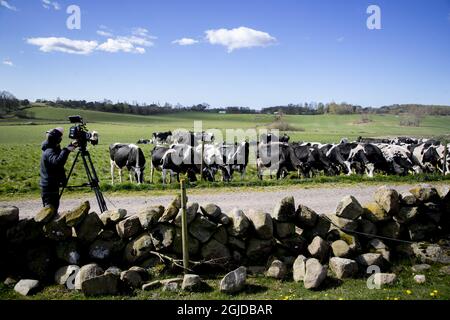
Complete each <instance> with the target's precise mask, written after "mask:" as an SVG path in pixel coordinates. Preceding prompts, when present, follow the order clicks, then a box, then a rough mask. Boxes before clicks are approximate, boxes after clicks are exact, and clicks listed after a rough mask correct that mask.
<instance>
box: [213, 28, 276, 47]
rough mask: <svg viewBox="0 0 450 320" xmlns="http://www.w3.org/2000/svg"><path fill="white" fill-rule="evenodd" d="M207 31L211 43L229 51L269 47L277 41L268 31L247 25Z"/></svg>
mask: <svg viewBox="0 0 450 320" xmlns="http://www.w3.org/2000/svg"><path fill="white" fill-rule="evenodd" d="M205 33H206V39H207V40H208V41H209V43H210V44H213V45H216V44H218V45H222V46H225V47H227V49H228V52H232V51H233V50H236V49H242V48H252V47H267V46H269V45H271V44H274V43H276V41H277V39H276V38H274V37H272V36H271V35H270V34H268V33H267V32H262V31H258V30H254V29H250V28H247V27H239V28H235V29H216V30H207V31H206V32H205Z"/></svg>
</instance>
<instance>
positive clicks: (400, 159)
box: [378, 144, 423, 175]
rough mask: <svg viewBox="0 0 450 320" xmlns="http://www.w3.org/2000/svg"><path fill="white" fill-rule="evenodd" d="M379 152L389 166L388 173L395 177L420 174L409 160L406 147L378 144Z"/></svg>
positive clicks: (420, 170) (409, 153)
mask: <svg viewBox="0 0 450 320" xmlns="http://www.w3.org/2000/svg"><path fill="white" fill-rule="evenodd" d="M378 147H379V148H380V150H381V152H382V153H383V156H384V158H385V159H386V161H387V163H388V165H389V172H390V173H392V174H396V175H407V174H408V173H422V172H423V171H422V169H421V167H420V166H418V165H414V163H413V161H412V160H411V158H412V154H411V151H409V150H408V148H407V147H405V146H401V145H395V144H379V145H378Z"/></svg>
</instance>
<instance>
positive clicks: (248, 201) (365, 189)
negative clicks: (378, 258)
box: [0, 185, 412, 218]
mask: <svg viewBox="0 0 450 320" xmlns="http://www.w3.org/2000/svg"><path fill="white" fill-rule="evenodd" d="M411 187H412V185H402V186H395V187H393V188H395V189H396V190H398V191H399V192H404V191H407V190H409V189H410V188H411ZM377 188H378V187H377V186H352V187H344V188H312V189H304V188H301V187H288V188H286V189H283V190H280V189H277V190H262V191H242V192H239V191H231V192H230V191H226V192H217V191H214V192H212V193H208V190H205V191H204V192H195V193H194V194H191V195H189V201H191V202H198V203H199V204H200V205H202V204H207V203H215V204H217V205H218V206H220V207H221V208H222V210H223V211H224V212H228V211H230V210H231V209H233V208H235V207H238V208H240V209H242V210H244V211H246V210H248V209H250V208H254V209H264V210H266V211H268V212H270V211H271V210H272V209H273V207H274V206H275V203H276V202H277V201H279V200H280V199H282V198H283V197H285V196H289V195H292V196H294V198H295V202H296V204H300V203H302V204H304V205H306V206H308V207H310V208H312V209H313V210H315V211H316V212H318V213H321V214H324V213H331V212H334V210H335V209H336V206H337V203H338V202H339V200H341V199H342V198H343V197H344V196H346V195H353V196H355V197H356V199H358V200H359V201H360V202H361V203H362V204H363V203H366V202H368V201H371V200H372V197H373V193H374V192H375V190H376V189H377ZM172 198H173V196H172V195H164V196H151V195H149V196H117V197H111V198H110V200H111V201H112V202H113V203H114V205H115V206H116V207H117V208H125V209H127V211H128V212H129V213H130V214H133V213H135V212H136V211H138V210H139V209H140V208H142V207H144V206H146V205H160V204H162V205H164V206H166V205H167V204H168V203H169V202H170V201H171V199H172ZM81 200H89V201H90V202H91V206H92V207H93V209H94V210H97V209H98V207H97V204H96V201H95V198H94V197H88V198H86V199H85V198H83V199H64V200H63V201H62V202H61V208H60V211H64V210H68V209H71V208H73V207H75V206H77V205H78V204H79V203H80V201H81ZM0 205H14V206H17V207H19V209H20V216H21V217H22V218H24V217H32V216H34V215H35V214H36V212H37V211H38V210H39V209H40V207H41V201H40V200H37V199H35V200H23V201H1V202H0ZM107 205H108V208H109V209H113V208H114V206H113V205H112V204H111V202H109V201H107Z"/></svg>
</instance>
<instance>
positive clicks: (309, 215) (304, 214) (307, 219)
mask: <svg viewBox="0 0 450 320" xmlns="http://www.w3.org/2000/svg"><path fill="white" fill-rule="evenodd" d="M317 217H318V214H317V213H316V212H315V211H314V210H312V209H310V208H308V207H307V206H304V205H302V204H300V205H299V206H298V208H297V211H296V219H295V221H296V224H297V226H298V227H300V228H312V227H314V226H315V225H316V223H317Z"/></svg>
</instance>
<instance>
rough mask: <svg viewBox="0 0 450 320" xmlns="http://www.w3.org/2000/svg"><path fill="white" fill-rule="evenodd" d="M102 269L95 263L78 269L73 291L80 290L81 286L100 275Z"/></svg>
mask: <svg viewBox="0 0 450 320" xmlns="http://www.w3.org/2000/svg"><path fill="white" fill-rule="evenodd" d="M103 273H104V272H103V269H102V268H100V267H99V266H98V265H97V264H96V263H91V264H87V265H84V266H82V267H81V268H80V271H79V272H78V273H77V275H76V277H75V289H76V290H81V287H82V284H83V283H84V282H85V281H87V280H88V279H91V278H94V277H97V276H100V275H102V274H103Z"/></svg>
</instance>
